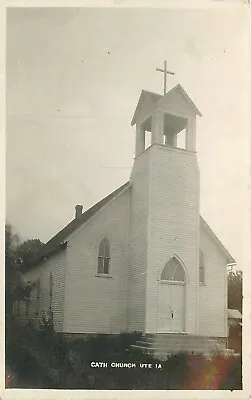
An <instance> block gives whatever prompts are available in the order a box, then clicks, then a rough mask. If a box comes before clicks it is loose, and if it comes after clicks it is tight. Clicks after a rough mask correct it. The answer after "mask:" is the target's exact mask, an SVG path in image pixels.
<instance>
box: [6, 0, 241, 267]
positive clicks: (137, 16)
mask: <svg viewBox="0 0 251 400" xmlns="http://www.w3.org/2000/svg"><path fill="white" fill-rule="evenodd" d="M243 11H244V9H243V8H242V9H240V10H239V11H238V9H236V8H230V7H229V8H228V9H226V8H224V9H218V8H215V9H211V10H209V9H207V10H203V9H201V10H175V9H169V10H168V9H114V8H113V9H111V8H109V9H101V8H99V9H88V8H80V9H79V8H78V9H77V8H71V9H59V8H58V9H46V8H44V9H21V8H20V9H9V10H8V14H7V121H6V122H7V134H6V137H7V160H6V179H7V198H6V201H7V220H8V222H10V223H11V224H12V225H13V226H14V227H15V229H16V230H17V232H18V233H19V234H20V236H21V237H22V238H23V239H27V238H39V239H41V240H42V241H47V240H48V239H49V238H50V237H51V236H52V235H54V234H55V233H56V232H57V231H58V230H59V229H61V228H62V227H63V226H64V225H65V224H67V223H68V222H69V221H70V220H71V219H72V218H73V217H74V207H75V204H77V203H80V204H83V206H84V209H85V210H86V209H87V208H89V207H90V206H91V205H93V204H94V203H95V202H97V201H98V200H100V199H101V198H102V197H104V196H106V195H107V194H109V193H110V192H111V191H112V190H114V189H116V188H117V187H118V186H120V185H122V184H123V183H124V182H126V181H127V180H128V179H129V177H130V172H131V167H132V164H133V157H134V143H135V131H134V128H132V127H131V126H130V123H131V118H132V115H133V113H134V110H135V107H136V104H137V101H138V97H139V94H140V92H141V90H142V89H147V90H150V91H153V92H156V93H161V94H162V91H163V76H162V74H160V73H158V72H156V67H163V62H164V60H167V67H168V69H169V70H172V71H174V72H175V74H176V75H175V77H172V76H168V78H167V88H168V89H170V88H171V87H173V86H174V85H175V84H177V83H180V84H181V85H182V86H183V88H184V89H185V90H186V91H187V93H188V95H189V96H190V97H191V99H192V100H193V101H194V102H195V104H196V105H197V107H198V108H199V110H200V111H201V113H202V117H201V118H200V119H199V120H198V124H197V151H198V161H199V167H200V179H201V214H202V216H203V217H204V218H205V220H206V221H207V222H208V223H209V225H210V226H211V228H212V229H213V230H214V231H215V232H216V234H217V235H218V237H219V239H220V240H221V241H222V242H223V244H224V245H225V246H226V247H227V249H228V250H229V252H230V253H231V254H232V255H233V257H235V259H236V260H237V263H238V265H239V267H240V268H242V267H243V265H242V264H243V259H244V258H243V251H244V241H245V238H244V236H245V229H246V225H247V222H246V221H247V217H248V214H247V184H248V169H247V164H248V154H247V148H248V135H247V110H248V108H247V107H248V103H247V95H248V94H247V90H246V86H247V81H246V79H245V76H246V75H247V72H248V52H247V41H248V35H247V23H246V22H247V15H246V17H245V15H244V12H243Z"/></svg>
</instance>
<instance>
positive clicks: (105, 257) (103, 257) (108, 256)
mask: <svg viewBox="0 0 251 400" xmlns="http://www.w3.org/2000/svg"><path fill="white" fill-rule="evenodd" d="M104 241H105V245H103V242H104ZM107 244H108V246H109V247H108V254H107V251H106V246H107ZM101 246H102V247H104V249H101ZM101 251H102V252H103V254H101ZM99 260H102V268H101V270H102V272H99V266H100V265H99V264H100V261H99ZM107 260H108V271H107V273H105V267H106V265H105V261H107ZM95 276H100V277H111V244H110V240H109V239H108V237H107V236H104V237H103V238H102V239H101V240H100V241H99V242H98V256H97V270H96V274H95Z"/></svg>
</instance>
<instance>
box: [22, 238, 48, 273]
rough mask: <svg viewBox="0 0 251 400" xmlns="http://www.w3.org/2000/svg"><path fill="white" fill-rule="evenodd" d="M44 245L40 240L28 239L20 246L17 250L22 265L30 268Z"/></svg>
mask: <svg viewBox="0 0 251 400" xmlns="http://www.w3.org/2000/svg"><path fill="white" fill-rule="evenodd" d="M43 245H44V243H42V242H41V240H39V239H28V240H26V241H25V242H23V243H21V244H19V245H18V246H17V249H16V257H17V259H19V262H20V264H22V266H25V267H29V265H30V263H32V260H33V258H34V256H35V255H36V254H37V252H38V251H39V250H40V249H41V248H42V246H43Z"/></svg>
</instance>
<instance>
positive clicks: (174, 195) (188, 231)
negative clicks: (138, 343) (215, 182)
mask: <svg viewBox="0 0 251 400" xmlns="http://www.w3.org/2000/svg"><path fill="white" fill-rule="evenodd" d="M150 176H151V178H150V181H151V185H150V196H149V210H150V211H149V245H148V271H147V326H146V329H147V332H154V331H155V332H156V326H157V315H158V310H157V304H158V285H159V281H158V279H159V277H160V274H161V271H162V269H163V268H164V267H165V265H166V263H167V262H168V261H169V259H170V258H172V257H173V256H177V257H178V259H180V260H181V262H182V263H183V265H184V267H185V270H186V274H187V282H186V310H185V311H186V321H185V330H186V332H187V333H190V334H195V333H196V316H197V291H198V284H197V279H198V276H197V265H198V260H197V257H198V244H199V242H198V235H199V178H198V166H197V160H196V155H195V154H194V153H190V152H188V151H184V150H180V149H173V148H169V147H166V146H158V145H155V146H153V148H152V149H151V162H150Z"/></svg>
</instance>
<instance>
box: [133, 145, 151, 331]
mask: <svg viewBox="0 0 251 400" xmlns="http://www.w3.org/2000/svg"><path fill="white" fill-rule="evenodd" d="M150 153H151V148H149V149H148V150H146V151H145V152H144V153H143V154H141V155H140V156H139V157H137V158H136V159H135V162H134V166H133V170H132V175H131V182H132V187H131V203H130V211H131V213H130V256H131V262H130V266H129V268H130V269H129V279H128V289H129V291H128V329H129V331H136V330H137V331H142V332H144V331H145V318H146V272H147V249H148V217H149V185H150V176H149V166H150V161H149V160H150Z"/></svg>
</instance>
